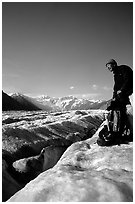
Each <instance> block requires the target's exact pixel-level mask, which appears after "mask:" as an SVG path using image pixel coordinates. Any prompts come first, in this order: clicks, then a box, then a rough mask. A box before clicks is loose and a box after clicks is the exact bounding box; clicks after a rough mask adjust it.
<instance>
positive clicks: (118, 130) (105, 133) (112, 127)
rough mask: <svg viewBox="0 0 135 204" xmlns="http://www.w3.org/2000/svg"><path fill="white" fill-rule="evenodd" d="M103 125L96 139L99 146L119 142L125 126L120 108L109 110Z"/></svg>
mask: <svg viewBox="0 0 135 204" xmlns="http://www.w3.org/2000/svg"><path fill="white" fill-rule="evenodd" d="M105 122H106V123H105V125H104V126H103V129H102V130H101V131H100V132H99V138H98V140H97V143H98V145H100V146H110V145H113V144H116V143H117V144H118V143H119V140H118V139H119V138H120V137H121V136H122V133H123V131H124V126H125V118H124V114H123V113H122V111H121V110H110V111H109V112H108V114H107V117H106V121H105Z"/></svg>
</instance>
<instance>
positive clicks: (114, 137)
mask: <svg viewBox="0 0 135 204" xmlns="http://www.w3.org/2000/svg"><path fill="white" fill-rule="evenodd" d="M106 67H107V68H108V69H109V71H110V72H112V73H113V75H114V87H113V97H112V99H111V100H110V101H109V103H108V106H107V109H106V110H107V113H106V120H105V123H104V126H102V129H101V131H100V132H99V138H98V139H97V143H98V144H99V145H101V146H110V145H113V144H119V145H120V143H121V142H124V141H126V140H128V141H132V140H133V128H132V125H133V120H132V114H130V112H132V110H130V109H129V108H128V110H127V107H126V106H127V105H128V106H130V105H131V103H130V100H129V96H130V95H131V94H132V93H133V71H132V69H131V68H130V67H128V66H127V65H120V66H118V65H117V62H116V61H115V60H114V59H111V60H109V61H108V62H107V64H106ZM131 109H132V108H131ZM128 130H130V132H129V133H128ZM123 136H124V137H123Z"/></svg>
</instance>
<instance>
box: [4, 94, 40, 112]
mask: <svg viewBox="0 0 135 204" xmlns="http://www.w3.org/2000/svg"><path fill="white" fill-rule="evenodd" d="M2 110H3V111H10V110H27V111H33V110H41V108H39V107H38V106H36V105H35V104H34V103H32V102H30V101H29V100H28V98H27V97H26V98H25V96H21V95H19V96H18V97H16V96H15V95H13V96H12V97H11V96H9V95H7V94H6V93H4V92H3V91H2Z"/></svg>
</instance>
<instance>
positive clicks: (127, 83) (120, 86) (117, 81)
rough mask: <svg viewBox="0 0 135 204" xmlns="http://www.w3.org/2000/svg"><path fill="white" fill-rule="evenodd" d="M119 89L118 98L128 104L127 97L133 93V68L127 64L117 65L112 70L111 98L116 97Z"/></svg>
mask: <svg viewBox="0 0 135 204" xmlns="http://www.w3.org/2000/svg"><path fill="white" fill-rule="evenodd" d="M119 90H120V91H121V94H120V98H121V99H122V100H124V103H126V104H128V103H129V102H128V101H129V98H128V97H129V96H130V95H131V94H132V93H133V70H132V69H131V68H130V67H128V66H127V65H120V66H117V67H116V71H115V72H114V87H113V98H117V91H119Z"/></svg>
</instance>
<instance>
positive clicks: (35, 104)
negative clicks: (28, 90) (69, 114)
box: [2, 91, 107, 112]
mask: <svg viewBox="0 0 135 204" xmlns="http://www.w3.org/2000/svg"><path fill="white" fill-rule="evenodd" d="M106 106H107V101H101V100H91V99H89V98H88V99H86V98H83V97H82V98H81V97H75V96H65V97H59V98H55V97H50V96H47V95H42V96H38V97H34V98H32V97H28V96H26V95H23V94H20V93H14V94H11V95H10V96H9V95H8V94H6V93H4V92H3V91H2V110H3V111H8V110H26V111H35V110H44V111H47V112H57V111H70V110H89V109H106Z"/></svg>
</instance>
